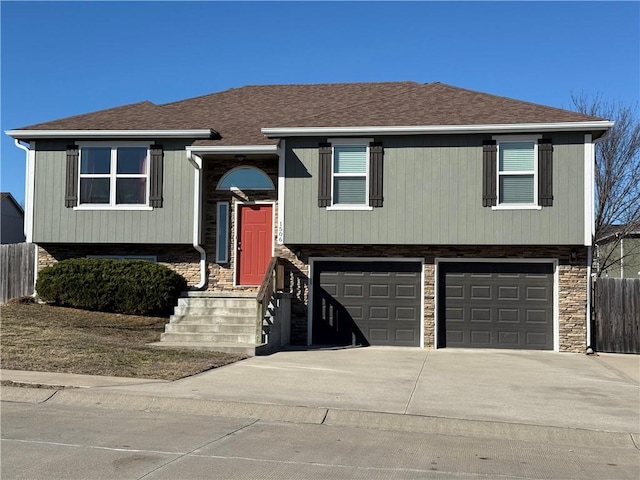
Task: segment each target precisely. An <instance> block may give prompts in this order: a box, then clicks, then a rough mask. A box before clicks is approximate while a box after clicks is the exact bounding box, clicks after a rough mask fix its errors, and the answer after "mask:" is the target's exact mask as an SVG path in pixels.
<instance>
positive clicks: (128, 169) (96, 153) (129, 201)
mask: <svg viewBox="0 0 640 480" xmlns="http://www.w3.org/2000/svg"><path fill="white" fill-rule="evenodd" d="M79 182H80V185H79V187H80V188H79V190H78V191H79V193H80V198H79V200H80V202H79V203H80V205H107V206H114V207H115V206H126V205H148V199H149V147H148V145H146V146H140V145H130V146H101V145H87V146H81V147H80V175H79Z"/></svg>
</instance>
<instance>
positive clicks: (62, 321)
mask: <svg viewBox="0 0 640 480" xmlns="http://www.w3.org/2000/svg"><path fill="white" fill-rule="evenodd" d="M0 320H1V326H0V343H1V345H2V349H1V361H2V368H4V369H10V370H30V371H43V372H62V373H83V374H89V375H115V376H120V377H141V378H160V379H167V380H175V379H178V378H182V377H186V376H189V375H194V374H196V373H200V372H203V371H205V370H209V369H212V368H216V367H221V366H223V365H227V364H229V363H233V362H237V361H239V360H242V359H243V358H246V357H245V356H243V355H236V354H230V353H221V352H202V351H193V350H184V349H182V350H165V349H155V348H150V347H147V346H146V344H147V343H150V342H157V341H159V340H160V333H162V332H163V331H164V325H165V323H167V321H168V320H167V318H159V317H142V316H134V315H120V314H112V313H101V312H89V311H86V310H77V309H74V308H64V307H54V306H51V305H40V304H36V303H9V304H7V305H2V306H0Z"/></svg>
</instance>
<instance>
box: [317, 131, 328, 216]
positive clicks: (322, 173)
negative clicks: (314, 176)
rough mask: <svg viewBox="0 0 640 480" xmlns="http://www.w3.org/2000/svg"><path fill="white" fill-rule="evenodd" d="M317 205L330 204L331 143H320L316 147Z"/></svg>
mask: <svg viewBox="0 0 640 480" xmlns="http://www.w3.org/2000/svg"><path fill="white" fill-rule="evenodd" d="M318 152H319V154H320V161H319V165H318V206H319V207H328V206H329V205H331V144H330V143H321V144H320V145H319V148H318Z"/></svg>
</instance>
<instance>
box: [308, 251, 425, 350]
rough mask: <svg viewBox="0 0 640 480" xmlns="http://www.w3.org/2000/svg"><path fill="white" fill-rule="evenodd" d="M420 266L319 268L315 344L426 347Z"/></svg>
mask: <svg viewBox="0 0 640 480" xmlns="http://www.w3.org/2000/svg"><path fill="white" fill-rule="evenodd" d="M421 272H422V265H421V264H420V263H417V262H322V261H317V262H315V263H314V265H313V319H312V322H313V329H312V342H313V343H314V344H332V345H403V346H412V347H419V346H420V323H421V318H422V315H421V301H420V295H421V291H422V288H421V278H422V275H421Z"/></svg>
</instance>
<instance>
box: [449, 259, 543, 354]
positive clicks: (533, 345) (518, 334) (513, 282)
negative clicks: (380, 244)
mask: <svg viewBox="0 0 640 480" xmlns="http://www.w3.org/2000/svg"><path fill="white" fill-rule="evenodd" d="M438 282H439V285H440V287H439V292H440V294H439V300H438V301H439V302H440V305H443V306H444V308H442V309H440V310H439V311H440V312H441V314H440V318H439V323H440V327H439V332H440V333H439V335H438V345H439V346H450V347H478V348H480V347H484V348H487V347H488V348H527V349H553V265H552V264H526V263H523V264H499V263H496V264H491V263H488V262H487V263H482V262H479V263H464V262H459V263H458V262H456V263H450V264H449V263H443V264H441V266H440V268H439V275H438Z"/></svg>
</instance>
